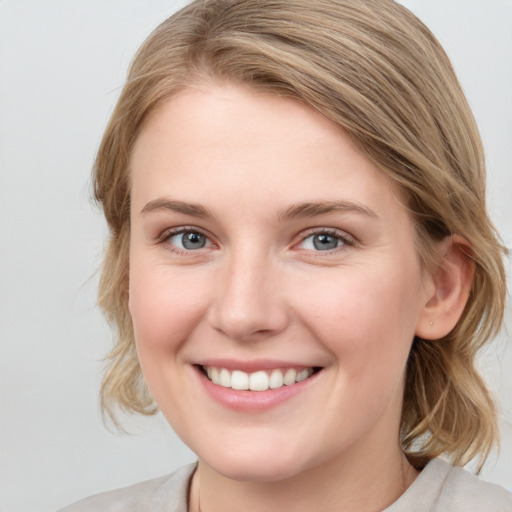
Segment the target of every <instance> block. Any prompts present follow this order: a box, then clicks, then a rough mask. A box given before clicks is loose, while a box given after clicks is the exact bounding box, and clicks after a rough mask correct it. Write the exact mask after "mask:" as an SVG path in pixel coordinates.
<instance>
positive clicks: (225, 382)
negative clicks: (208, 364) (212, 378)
mask: <svg viewBox="0 0 512 512" xmlns="http://www.w3.org/2000/svg"><path fill="white" fill-rule="evenodd" d="M219 384H220V385H221V386H224V387H225V388H230V387H231V374H230V373H229V370H226V368H222V370H221V371H220V374H219Z"/></svg>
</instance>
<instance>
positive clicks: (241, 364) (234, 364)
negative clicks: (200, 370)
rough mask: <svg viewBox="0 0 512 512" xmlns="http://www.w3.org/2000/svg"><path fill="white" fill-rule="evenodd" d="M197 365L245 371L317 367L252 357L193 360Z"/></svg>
mask: <svg viewBox="0 0 512 512" xmlns="http://www.w3.org/2000/svg"><path fill="white" fill-rule="evenodd" d="M194 364H196V365H197V366H203V367H207V366H211V367H215V368H226V369H227V370H231V371H233V370H241V371H243V372H246V373H253V372H257V371H261V370H274V369H276V368H281V369H285V368H318V367H319V366H318V365H316V364H311V363H305V362H304V361H301V362H299V361H293V362H292V361H285V360H277V359H254V360H235V359H219V358H215V359H202V360H199V361H197V362H195V363H194Z"/></svg>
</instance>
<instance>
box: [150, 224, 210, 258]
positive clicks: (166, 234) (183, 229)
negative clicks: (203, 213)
mask: <svg viewBox="0 0 512 512" xmlns="http://www.w3.org/2000/svg"><path fill="white" fill-rule="evenodd" d="M189 232H194V233H199V234H200V235H203V236H204V237H206V238H207V239H208V242H209V245H207V246H205V247H202V248H200V249H196V250H187V249H180V248H179V247H176V246H173V245H170V244H169V247H168V249H169V250H171V251H172V252H175V253H178V254H190V253H195V252H200V251H201V249H206V248H211V247H212V246H215V243H214V242H213V239H212V236H211V235H210V234H209V233H208V232H207V231H205V230H204V229H201V228H199V227H197V226H178V227H175V228H168V229H166V230H164V231H163V232H162V233H161V234H160V235H159V236H158V237H157V238H156V240H155V244H156V245H159V244H165V242H167V241H169V240H170V239H171V238H172V237H173V236H176V235H180V234H182V233H189Z"/></svg>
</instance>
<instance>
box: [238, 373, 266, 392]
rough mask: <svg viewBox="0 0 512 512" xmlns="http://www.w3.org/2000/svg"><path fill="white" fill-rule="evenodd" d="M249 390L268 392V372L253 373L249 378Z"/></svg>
mask: <svg viewBox="0 0 512 512" xmlns="http://www.w3.org/2000/svg"><path fill="white" fill-rule="evenodd" d="M233 373H234V372H233ZM249 389H250V390H251V391H266V390H267V389H268V375H267V372H263V371H261V372H255V373H251V376H250V377H249Z"/></svg>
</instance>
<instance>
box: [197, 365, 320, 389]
mask: <svg viewBox="0 0 512 512" xmlns="http://www.w3.org/2000/svg"><path fill="white" fill-rule="evenodd" d="M200 368H201V370H202V371H203V373H204V374H205V375H206V376H207V377H208V379H209V380H210V381H211V382H213V383H214V384H216V385H218V386H222V387H225V388H231V389H235V390H240V391H267V390H269V389H279V388H282V387H283V386H292V385H293V384H296V383H298V382H302V381H303V380H306V379H308V378H309V377H311V375H313V374H314V373H316V371H317V370H318V369H316V368H286V369H280V368H275V369H273V370H260V371H257V372H253V373H247V372H244V371H242V370H228V369H227V368H219V367H215V366H201V367H200Z"/></svg>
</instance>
